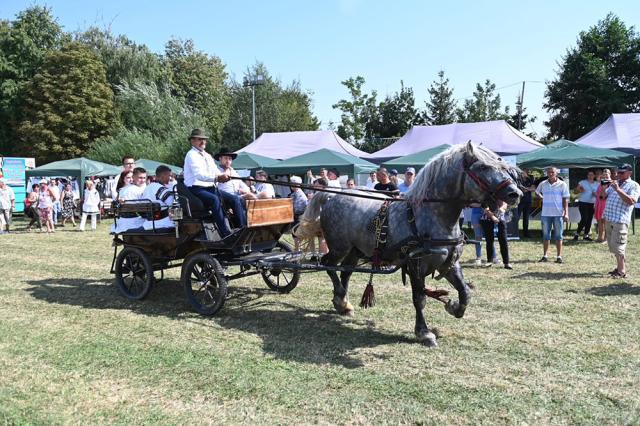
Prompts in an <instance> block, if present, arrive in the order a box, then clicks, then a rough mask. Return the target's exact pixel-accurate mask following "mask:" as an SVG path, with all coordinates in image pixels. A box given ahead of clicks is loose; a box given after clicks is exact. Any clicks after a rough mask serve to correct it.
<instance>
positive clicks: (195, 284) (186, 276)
mask: <svg viewBox="0 0 640 426" xmlns="http://www.w3.org/2000/svg"><path fill="white" fill-rule="evenodd" d="M182 284H183V286H184V291H185V294H186V296H187V300H189V303H191V305H192V306H193V307H194V309H195V310H196V311H197V312H198V313H199V314H201V315H208V316H209V315H214V314H215V313H216V312H218V311H219V310H220V309H221V308H222V306H223V305H224V301H225V299H226V298H227V280H226V278H225V277H224V272H223V271H222V267H221V266H220V262H218V261H217V260H216V258H214V257H213V256H211V255H210V254H209V253H198V254H196V255H194V256H192V257H191V258H190V259H189V260H188V261H187V263H186V264H185V265H184V266H183V267H182Z"/></svg>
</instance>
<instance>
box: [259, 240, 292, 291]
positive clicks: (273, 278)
mask: <svg viewBox="0 0 640 426" xmlns="http://www.w3.org/2000/svg"><path fill="white" fill-rule="evenodd" d="M279 251H280V252H282V253H290V252H292V251H293V248H292V247H291V245H289V244H287V243H285V242H284V241H278V243H277V245H276V247H275V248H274V249H273V250H272V251H271V252H272V253H277V252H279ZM262 279H263V280H264V282H265V283H266V284H267V286H268V287H269V288H270V289H271V290H275V291H277V292H278V293H283V294H284V293H289V292H290V291H291V290H293V289H294V288H296V286H297V285H298V281H300V271H298V270H291V269H280V268H272V269H265V270H263V271H262Z"/></svg>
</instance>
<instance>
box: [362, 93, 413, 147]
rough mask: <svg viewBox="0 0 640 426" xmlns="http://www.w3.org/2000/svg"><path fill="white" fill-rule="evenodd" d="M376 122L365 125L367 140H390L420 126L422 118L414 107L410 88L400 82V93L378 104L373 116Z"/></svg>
mask: <svg viewBox="0 0 640 426" xmlns="http://www.w3.org/2000/svg"><path fill="white" fill-rule="evenodd" d="M375 118H377V121H371V120H370V121H369V122H367V124H366V129H367V131H366V134H367V138H371V137H376V138H392V137H399V136H402V135H404V134H405V133H407V132H408V131H409V129H411V127H412V126H413V125H415V124H422V118H421V117H420V113H419V111H418V110H417V109H416V107H415V96H414V95H413V89H412V88H411V87H405V86H404V82H402V81H400V92H396V93H394V94H393V95H392V96H387V97H386V98H385V100H384V101H382V102H380V104H379V105H378V108H377V114H375Z"/></svg>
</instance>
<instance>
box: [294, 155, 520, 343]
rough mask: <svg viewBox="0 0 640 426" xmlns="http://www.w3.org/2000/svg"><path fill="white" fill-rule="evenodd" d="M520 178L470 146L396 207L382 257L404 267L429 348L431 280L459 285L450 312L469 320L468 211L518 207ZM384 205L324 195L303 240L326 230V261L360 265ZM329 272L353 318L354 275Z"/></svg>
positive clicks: (446, 158) (445, 160)
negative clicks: (462, 222)
mask: <svg viewBox="0 0 640 426" xmlns="http://www.w3.org/2000/svg"><path fill="white" fill-rule="evenodd" d="M516 173H517V169H515V168H511V167H510V166H509V165H508V164H507V163H505V162H504V161H503V160H502V159H501V158H500V157H498V156H497V155H496V154H495V153H494V152H492V151H490V150H489V149H487V148H485V147H483V146H480V145H474V144H472V143H471V142H469V143H467V144H463V145H458V146H454V147H452V148H450V149H449V150H447V151H445V152H443V153H442V154H440V155H438V156H437V157H435V158H433V159H432V160H431V161H430V162H428V163H427V164H426V165H425V166H424V167H423V168H422V170H420V172H419V173H418V175H417V176H416V178H415V181H414V183H413V184H412V185H411V187H410V189H409V191H408V192H407V193H406V194H405V199H404V201H395V202H391V203H390V204H389V205H388V234H387V238H386V240H387V241H386V245H385V249H384V250H383V251H382V252H381V253H380V255H381V258H382V260H383V261H384V263H385V264H388V265H400V266H402V267H403V270H404V272H406V273H407V274H408V276H409V277H410V280H411V287H412V291H413V305H414V307H415V309H416V324H415V334H416V336H417V338H418V340H419V341H420V342H422V343H424V344H425V345H427V346H436V345H437V341H436V336H435V335H434V334H433V333H432V332H431V331H430V330H429V328H428V327H427V324H426V322H425V319H424V316H423V313H422V310H423V309H424V307H425V303H426V295H425V278H426V277H427V275H430V274H433V273H436V272H437V273H438V274H440V275H441V276H443V277H444V278H446V279H447V281H449V282H450V283H451V284H452V285H453V287H454V288H455V289H456V290H457V292H458V300H457V301H449V302H448V303H447V304H446V305H445V309H446V311H447V312H448V313H450V314H451V315H454V316H455V317H456V318H462V316H463V315H464V312H465V309H466V308H467V305H468V304H469V301H470V290H469V286H468V284H467V283H466V282H465V280H464V277H463V275H462V269H461V267H460V263H459V262H458V259H459V258H460V255H461V254H462V248H463V244H462V232H461V230H460V227H459V225H458V219H459V217H460V213H461V211H462V209H463V208H464V207H465V206H467V205H468V204H469V203H471V202H472V201H476V202H481V203H482V204H483V205H485V206H488V207H489V208H490V209H492V210H496V209H497V204H498V200H502V201H505V202H506V203H507V204H509V205H511V206H513V205H516V204H517V203H518V201H519V199H520V197H521V196H522V192H520V190H519V189H518V186H517V184H516V182H515V181H514V180H515V179H516ZM355 193H357V191H356V192H355ZM385 198H386V197H385ZM382 204H383V200H382V199H381V200H380V201H378V200H372V199H364V198H356V197H351V196H343V195H334V194H330V193H323V192H321V193H317V194H316V195H315V196H314V197H313V199H312V200H311V202H310V203H309V206H308V207H307V210H306V212H305V213H304V215H303V216H302V217H301V220H300V223H301V225H300V228H299V229H301V230H302V231H304V232H301V233H298V232H296V234H297V235H300V234H302V235H303V237H304V235H307V236H310V235H314V233H315V232H318V231H319V230H320V229H319V228H321V231H322V233H323V234H324V237H325V239H326V241H327V244H328V246H329V253H328V254H326V255H325V256H323V258H322V263H323V264H324V265H330V266H334V265H338V264H340V265H342V266H353V265H356V264H357V262H358V260H359V259H361V258H368V259H370V258H372V256H373V255H374V250H375V247H376V237H375V235H374V232H372V230H371V226H370V224H371V223H372V221H373V220H374V219H375V218H376V217H377V215H378V212H379V210H380V207H381V205H382ZM412 221H414V222H413V223H412ZM305 229H306V231H305ZM409 253H410V254H411V256H410V255H409ZM327 273H328V274H329V276H330V277H331V280H332V281H333V295H334V297H333V304H334V306H335V308H336V310H337V311H338V312H339V313H340V314H343V315H352V314H353V306H352V305H351V303H349V300H348V296H347V292H348V289H349V278H350V276H351V272H341V273H340V278H338V274H337V272H334V271H327Z"/></svg>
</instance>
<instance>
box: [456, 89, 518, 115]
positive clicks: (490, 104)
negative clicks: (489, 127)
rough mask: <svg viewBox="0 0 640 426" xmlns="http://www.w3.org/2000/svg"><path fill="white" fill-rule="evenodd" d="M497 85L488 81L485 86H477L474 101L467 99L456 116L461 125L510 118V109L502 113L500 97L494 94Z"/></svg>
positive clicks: (507, 108)
mask: <svg viewBox="0 0 640 426" xmlns="http://www.w3.org/2000/svg"><path fill="white" fill-rule="evenodd" d="M495 90H496V85H495V84H494V83H492V82H491V80H489V79H487V80H486V81H485V82H484V86H482V85H480V83H477V84H476V90H475V92H473V99H466V100H465V101H464V105H463V107H462V108H458V110H457V111H456V114H457V116H458V121H459V122H461V123H475V122H479V121H491V120H506V119H507V118H508V117H509V107H506V108H505V111H504V112H500V95H498V94H494V91H495Z"/></svg>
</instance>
